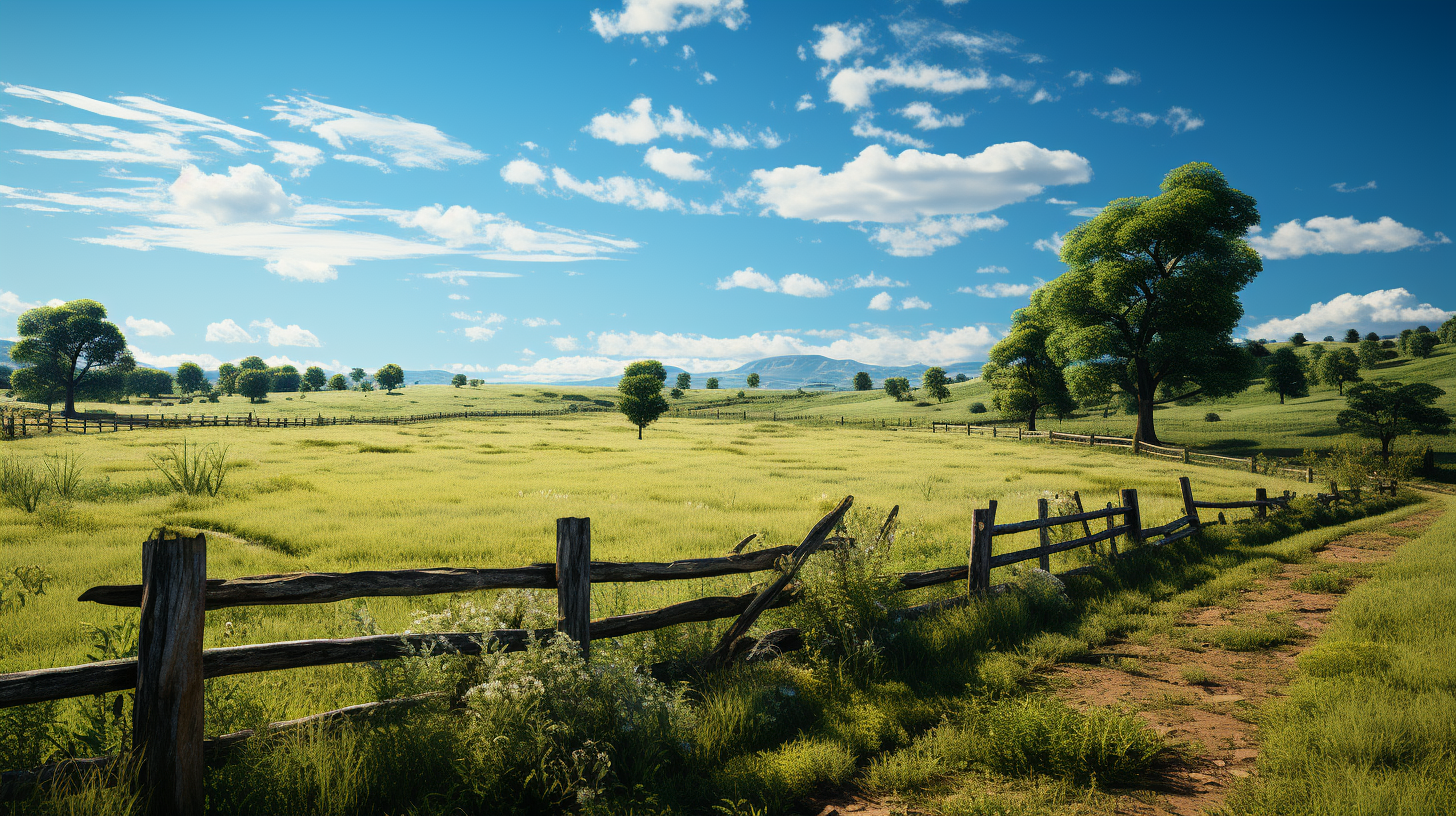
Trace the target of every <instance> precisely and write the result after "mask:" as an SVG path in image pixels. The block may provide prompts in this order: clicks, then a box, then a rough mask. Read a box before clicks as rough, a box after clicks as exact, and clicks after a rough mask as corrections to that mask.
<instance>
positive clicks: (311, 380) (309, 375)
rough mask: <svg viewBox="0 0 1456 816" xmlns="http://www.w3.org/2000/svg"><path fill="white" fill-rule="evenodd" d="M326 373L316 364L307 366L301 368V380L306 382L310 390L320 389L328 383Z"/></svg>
mask: <svg viewBox="0 0 1456 816" xmlns="http://www.w3.org/2000/svg"><path fill="white" fill-rule="evenodd" d="M328 380H329V378H328V375H327V374H325V373H324V370H323V369H322V368H319V367H318V366H309V367H308V368H305V369H304V370H303V381H304V382H306V383H308V388H309V390H310V391H322V390H324V386H325V385H327V384H328Z"/></svg>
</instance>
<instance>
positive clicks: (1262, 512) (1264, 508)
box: [1254, 487, 1269, 519]
mask: <svg viewBox="0 0 1456 816" xmlns="http://www.w3.org/2000/svg"><path fill="white" fill-rule="evenodd" d="M1254 501H1256V502H1266V501H1269V491H1267V490H1265V489H1264V488H1262V487H1256V488H1254ZM1268 517H1269V505H1267V504H1261V505H1259V518H1261V519H1263V518H1268Z"/></svg>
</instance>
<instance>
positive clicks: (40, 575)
mask: <svg viewBox="0 0 1456 816" xmlns="http://www.w3.org/2000/svg"><path fill="white" fill-rule="evenodd" d="M55 580H56V576H54V575H51V574H50V573H49V572H46V571H45V570H44V569H43V568H42V567H41V566H40V565H39V564H34V565H32V566H29V567H13V568H11V569H8V570H3V571H0V614H4V613H6V612H13V611H15V610H17V609H22V608H24V607H25V604H26V603H27V602H28V601H30V600H31V599H33V598H35V597H37V596H39V595H44V594H45V591H46V584H49V583H51V582H52V581H55Z"/></svg>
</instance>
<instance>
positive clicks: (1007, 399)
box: [981, 290, 1122, 431]
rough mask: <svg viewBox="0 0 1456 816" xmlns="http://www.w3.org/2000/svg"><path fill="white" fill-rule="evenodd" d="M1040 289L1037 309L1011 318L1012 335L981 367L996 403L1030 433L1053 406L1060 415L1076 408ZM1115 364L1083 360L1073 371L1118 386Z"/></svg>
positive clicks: (1035, 296) (1035, 299)
mask: <svg viewBox="0 0 1456 816" xmlns="http://www.w3.org/2000/svg"><path fill="white" fill-rule="evenodd" d="M1039 294H1040V290H1038V293H1037V294H1033V295H1032V305H1031V306H1028V307H1027V308H1025V309H1021V310H1020V311H1018V312H1016V313H1015V314H1013V315H1012V316H1011V331H1010V333H1009V334H1007V335H1006V336H1005V337H1004V338H1002V339H1001V341H1000V342H998V343H997V344H996V345H994V346H992V347H991V351H990V352H989V353H988V354H987V357H988V358H990V359H989V361H988V362H987V363H986V364H985V365H984V366H982V367H981V379H982V380H984V381H985V382H987V383H990V385H991V404H992V405H995V406H996V408H997V409H998V410H1000V411H1001V414H1002V415H1003V416H1006V417H1009V418H1014V419H1024V420H1025V421H1026V425H1027V429H1028V430H1032V431H1034V430H1036V417H1037V414H1039V413H1041V411H1042V409H1044V408H1049V409H1051V410H1053V411H1055V412H1056V413H1057V414H1058V415H1063V414H1066V413H1068V412H1070V411H1071V410H1072V395H1071V393H1070V392H1069V391H1068V390H1067V381H1066V376H1065V373H1064V367H1063V366H1062V364H1061V363H1060V362H1058V361H1057V360H1056V359H1055V358H1053V357H1052V355H1051V351H1050V350H1049V349H1048V348H1047V344H1048V342H1049V339H1050V336H1051V325H1052V324H1051V322H1050V320H1049V319H1048V316H1047V315H1046V313H1045V312H1044V311H1042V310H1041V309H1040V308H1039V306H1040V303H1041V299H1040V297H1039ZM1115 365H1116V364H1114V363H1103V362H1081V363H1078V364H1077V365H1075V366H1073V368H1078V369H1085V371H1086V373H1085V376H1097V377H1100V378H1102V379H1105V380H1106V381H1107V382H1109V383H1111V382H1115V381H1116V378H1117V377H1118V376H1119V375H1120V374H1121V373H1122V372H1120V371H1118V369H1117V368H1115Z"/></svg>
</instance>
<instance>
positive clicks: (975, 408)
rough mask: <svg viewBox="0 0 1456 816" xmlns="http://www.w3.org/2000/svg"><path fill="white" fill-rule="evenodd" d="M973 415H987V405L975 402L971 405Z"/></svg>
mask: <svg viewBox="0 0 1456 816" xmlns="http://www.w3.org/2000/svg"><path fill="white" fill-rule="evenodd" d="M971 413H973V414H984V413H986V403H984V402H973V403H971Z"/></svg>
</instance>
